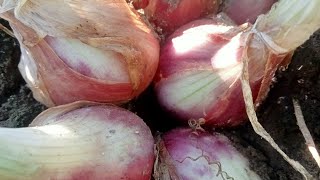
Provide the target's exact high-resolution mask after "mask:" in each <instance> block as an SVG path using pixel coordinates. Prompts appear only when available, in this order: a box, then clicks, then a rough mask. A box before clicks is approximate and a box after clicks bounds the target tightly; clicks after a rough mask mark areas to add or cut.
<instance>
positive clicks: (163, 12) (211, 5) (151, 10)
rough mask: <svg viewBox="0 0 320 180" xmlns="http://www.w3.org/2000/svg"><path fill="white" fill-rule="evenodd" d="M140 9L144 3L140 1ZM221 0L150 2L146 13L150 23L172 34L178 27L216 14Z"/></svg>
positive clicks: (154, 0)
mask: <svg viewBox="0 0 320 180" xmlns="http://www.w3.org/2000/svg"><path fill="white" fill-rule="evenodd" d="M140 2H141V3H140V5H139V6H140V7H143V5H142V4H143V2H144V1H140ZM219 4H220V0H192V1H191V0H149V3H148V5H147V6H146V7H145V8H144V13H145V15H146V16H147V17H148V19H149V21H150V22H152V23H154V24H155V25H156V26H157V27H160V28H161V30H162V33H164V34H170V33H171V32H173V31H174V30H175V29H177V28H178V27H180V26H182V25H184V24H186V23H188V22H190V21H192V20H195V19H197V18H199V17H201V16H205V15H207V14H211V13H216V12H217V10H218V8H219Z"/></svg>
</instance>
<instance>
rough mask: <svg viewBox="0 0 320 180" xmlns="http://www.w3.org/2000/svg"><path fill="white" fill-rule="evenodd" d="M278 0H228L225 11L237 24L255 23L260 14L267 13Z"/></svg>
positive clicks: (225, 2)
mask: <svg viewBox="0 0 320 180" xmlns="http://www.w3.org/2000/svg"><path fill="white" fill-rule="evenodd" d="M276 2H277V0H226V1H224V8H223V12H225V13H226V14H227V15H228V16H229V17H230V18H231V19H232V20H233V21H234V22H235V23H236V24H238V25H240V24H243V23H246V22H249V23H251V24H254V22H255V20H256V19H257V17H258V16H259V15H260V14H265V13H267V12H268V11H269V10H270V9H271V6H272V5H273V4H274V3H276Z"/></svg>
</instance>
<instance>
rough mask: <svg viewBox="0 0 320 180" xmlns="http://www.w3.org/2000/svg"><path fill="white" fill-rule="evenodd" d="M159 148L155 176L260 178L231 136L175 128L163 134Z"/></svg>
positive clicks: (181, 179) (213, 179)
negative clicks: (238, 149)
mask: <svg viewBox="0 0 320 180" xmlns="http://www.w3.org/2000/svg"><path fill="white" fill-rule="evenodd" d="M158 150H159V162H160V163H159V164H158V166H157V167H158V168H157V169H156V173H155V176H156V179H179V180H193V179H202V180H218V179H219V180H220V179H237V180H258V179H260V177H259V176H258V175H257V174H255V172H253V171H252V170H251V169H250V168H249V163H248V160H247V159H246V158H245V157H244V156H243V155H242V154H240V153H239V152H238V151H237V150H236V149H235V148H234V147H233V145H232V144H231V142H230V141H229V140H228V138H227V137H225V136H223V135H221V134H218V133H214V134H210V133H207V132H203V131H193V130H192V129H187V128H184V129H182V128H181V129H174V130H171V131H170V132H167V133H165V134H164V135H163V137H162V140H161V141H160V142H159V145H158Z"/></svg>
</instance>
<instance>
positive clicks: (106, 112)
mask: <svg viewBox="0 0 320 180" xmlns="http://www.w3.org/2000/svg"><path fill="white" fill-rule="evenodd" d="M0 141H1V143H2V147H1V149H0V152H1V153H0V179H8V180H9V179H25V180H44V179H56V180H79V179H81V180H94V179H96V180H98V179H99V180H118V179H130V180H149V179H150V178H151V173H152V169H153V163H154V139H153V137H152V134H151V131H150V129H149V128H148V126H147V125H146V124H145V123H144V122H143V120H142V119H141V118H139V117H138V116H137V115H135V114H134V113H131V112H130V111H128V110H125V109H123V108H120V107H116V106H113V105H103V104H96V103H91V102H76V103H71V104H67V105H62V106H57V107H53V108H49V109H48V110H46V111H44V112H42V113H41V114H40V115H39V116H38V117H36V119H34V120H33V122H32V123H31V124H30V126H29V127H25V128H0Z"/></svg>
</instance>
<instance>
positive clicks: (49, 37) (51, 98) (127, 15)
mask: <svg viewBox="0 0 320 180" xmlns="http://www.w3.org/2000/svg"><path fill="white" fill-rule="evenodd" d="M15 2H16V4H14V3H13V1H12V2H11V3H12V4H14V5H12V6H13V7H12V8H13V9H12V10H9V11H7V12H4V13H2V14H1V15H0V16H2V17H3V18H5V19H7V20H8V21H9V22H10V25H11V26H12V28H13V30H14V32H15V35H16V37H17V38H18V40H19V42H20V45H21V51H22V57H21V62H20V65H19V68H20V71H21V73H22V75H23V77H24V79H25V80H26V81H27V83H28V85H29V86H30V87H31V89H32V90H33V93H34V96H35V98H36V99H37V100H39V101H40V102H42V103H43V104H45V105H47V106H54V105H61V104H66V103H70V102H74V101H78V100H88V101H96V102H112V103H121V102H126V101H129V100H130V99H132V98H134V97H136V96H138V95H139V94H140V93H141V92H142V91H143V90H144V89H145V88H146V87H147V86H148V85H149V84H150V82H151V81H152V78H153V76H154V74H155V72H156V68H157V65H158V60H159V42H158V40H157V38H156V36H155V33H154V32H153V30H152V29H150V28H149V27H148V26H147V25H146V24H145V23H144V21H143V20H142V18H141V17H140V16H139V14H138V13H136V12H135V10H134V9H131V8H130V7H129V5H128V4H127V3H126V1H125V0H116V1H114V0H107V1H101V0H99V1H91V0H89V1H88V0H82V1H61V0H59V1H54V2H51V1H46V0H30V1H15ZM8 4H9V5H10V3H6V2H3V3H2V6H0V12H1V11H4V10H5V9H10V8H9V7H6V5H8ZM9 5H8V6H9Z"/></svg>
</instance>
